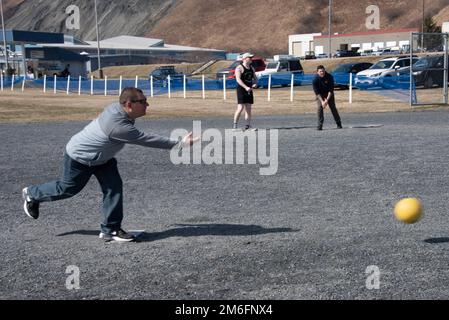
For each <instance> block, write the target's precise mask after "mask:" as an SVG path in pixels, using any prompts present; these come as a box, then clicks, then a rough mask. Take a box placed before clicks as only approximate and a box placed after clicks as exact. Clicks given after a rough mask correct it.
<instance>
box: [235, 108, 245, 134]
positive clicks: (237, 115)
mask: <svg viewBox="0 0 449 320" xmlns="http://www.w3.org/2000/svg"><path fill="white" fill-rule="evenodd" d="M243 108H244V105H243V104H239V105H237V110H236V111H235V114H234V129H237V123H238V122H239V119H240V115H241V113H242V111H243Z"/></svg>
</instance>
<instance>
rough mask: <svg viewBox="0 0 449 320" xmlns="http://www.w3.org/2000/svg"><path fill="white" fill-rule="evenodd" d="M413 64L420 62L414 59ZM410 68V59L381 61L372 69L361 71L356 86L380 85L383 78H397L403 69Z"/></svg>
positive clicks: (398, 58) (400, 58)
mask: <svg viewBox="0 0 449 320" xmlns="http://www.w3.org/2000/svg"><path fill="white" fill-rule="evenodd" d="M412 61H413V62H412V63H415V62H416V61H418V57H413V59H412ZM409 66H410V57H408V56H402V57H394V58H386V59H382V60H379V61H378V62H377V63H376V64H374V65H373V66H372V67H371V68H369V69H366V70H363V71H360V72H359V73H357V76H356V78H355V81H354V83H355V85H356V86H357V85H359V86H360V85H369V86H373V85H374V86H376V85H378V84H380V82H381V81H379V80H381V78H383V77H389V76H395V75H397V72H398V70H399V69H401V68H407V67H409Z"/></svg>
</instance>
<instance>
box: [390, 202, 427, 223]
mask: <svg viewBox="0 0 449 320" xmlns="http://www.w3.org/2000/svg"><path fill="white" fill-rule="evenodd" d="M422 213H423V209H422V206H421V202H420V201H419V200H418V199H416V198H405V199H402V200H400V201H399V202H398V203H396V205H395V206H394V215H395V217H396V219H398V220H399V221H402V222H404V223H409V224H411V223H415V222H417V221H418V220H419V219H421V216H422Z"/></svg>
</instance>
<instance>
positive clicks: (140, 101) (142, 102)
mask: <svg viewBox="0 0 449 320" xmlns="http://www.w3.org/2000/svg"><path fill="white" fill-rule="evenodd" d="M131 102H132V103H136V102H138V103H141V104H146V103H147V99H140V100H131Z"/></svg>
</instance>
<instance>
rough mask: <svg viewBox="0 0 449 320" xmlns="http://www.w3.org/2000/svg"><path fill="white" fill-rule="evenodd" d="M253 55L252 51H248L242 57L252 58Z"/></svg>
mask: <svg viewBox="0 0 449 320" xmlns="http://www.w3.org/2000/svg"><path fill="white" fill-rule="evenodd" d="M252 57H254V55H253V54H252V53H249V52H247V53H244V54H243V56H242V59H246V58H252Z"/></svg>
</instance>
